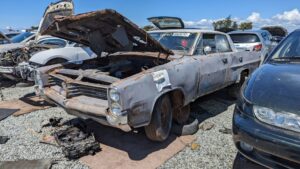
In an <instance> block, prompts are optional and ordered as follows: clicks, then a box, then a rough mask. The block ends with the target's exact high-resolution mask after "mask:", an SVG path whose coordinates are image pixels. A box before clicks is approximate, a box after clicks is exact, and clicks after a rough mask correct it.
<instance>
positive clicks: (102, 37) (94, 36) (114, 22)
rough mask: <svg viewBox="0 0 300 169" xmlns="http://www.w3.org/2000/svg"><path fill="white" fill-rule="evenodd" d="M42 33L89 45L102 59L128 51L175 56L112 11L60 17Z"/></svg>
mask: <svg viewBox="0 0 300 169" xmlns="http://www.w3.org/2000/svg"><path fill="white" fill-rule="evenodd" d="M42 33H43V34H48V35H52V36H55V37H59V38H63V39H67V40H70V41H73V42H77V43H81V44H84V45H87V46H89V47H90V48H91V49H92V50H93V51H94V52H95V53H96V54H98V55H101V54H102V52H106V53H115V52H127V51H139V52H160V53H165V54H173V52H172V51H171V50H169V49H167V48H165V47H163V46H162V45H161V44H160V43H159V42H157V41H156V40H154V39H153V38H152V37H151V36H150V35H148V34H147V33H146V32H145V31H144V30H142V29H140V28H139V27H138V26H137V25H135V24H134V23H132V22H131V21H129V19H127V18H126V17H124V16H122V15H121V14H119V13H118V12H116V11H114V10H110V9H106V10H101V11H95V12H89V13H84V14H79V15H74V16H69V17H56V18H55V19H54V22H53V23H52V24H50V26H49V27H48V28H47V29H45V30H44V31H43V32H42Z"/></svg>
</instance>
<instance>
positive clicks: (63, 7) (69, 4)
mask: <svg viewBox="0 0 300 169" xmlns="http://www.w3.org/2000/svg"><path fill="white" fill-rule="evenodd" d="M73 14H74V4H73V0H60V1H58V2H56V3H51V4H50V5H49V6H48V7H47V8H46V10H45V12H44V14H43V18H42V19H41V21H40V25H39V29H38V33H37V36H36V38H35V39H36V40H38V39H39V36H40V35H41V32H43V31H44V30H45V29H46V28H48V27H49V25H50V24H51V23H52V22H53V21H54V17H55V16H71V15H73Z"/></svg>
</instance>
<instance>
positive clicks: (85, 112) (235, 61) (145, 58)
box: [35, 10, 260, 141]
mask: <svg viewBox="0 0 300 169" xmlns="http://www.w3.org/2000/svg"><path fill="white" fill-rule="evenodd" d="M158 19H159V18H158ZM169 19H170V18H169ZM152 20H153V18H152ZM159 20H168V18H160V19H159ZM155 21H158V20H157V19H156V20H155ZM170 22H177V24H176V23H175V24H171V26H172V27H173V29H166V26H165V24H166V23H168V22H163V24H164V30H158V31H153V32H149V33H146V32H145V31H143V30H142V29H140V28H138V27H137V26H136V25H135V24H133V23H132V22H130V21H129V20H128V19H127V18H125V17H124V16H122V15H121V14H119V13H117V12H116V11H114V10H102V11H96V12H90V13H85V14H80V15H76V16H71V17H64V18H57V19H56V21H55V22H54V23H53V24H52V25H51V26H50V27H49V28H48V29H47V30H46V31H45V32H44V33H45V34H50V35H52V36H57V37H60V38H65V39H68V40H70V41H74V42H77V43H83V44H85V45H87V46H89V47H90V48H91V49H92V50H93V51H94V52H95V53H96V54H97V55H98V58H96V59H92V60H86V61H83V63H81V64H72V63H68V64H58V65H52V66H48V67H42V68H39V69H38V71H37V72H36V78H35V79H36V85H37V87H36V89H37V93H38V94H39V95H41V96H42V97H44V98H45V99H46V100H47V101H50V102H53V103H56V104H57V105H59V106H61V107H63V108H64V109H65V110H66V111H67V112H68V113H70V114H73V115H76V116H78V117H80V118H83V119H93V120H95V121H97V122H99V123H101V124H103V125H108V126H113V127H117V128H120V129H123V130H125V131H128V130H131V129H133V128H138V127H145V132H146V135H147V137H148V138H149V139H151V140H154V141H164V140H166V139H167V138H168V136H169V133H170V129H171V127H172V119H174V120H175V121H176V122H178V123H185V122H186V121H187V120H188V118H189V113H190V106H189V105H190V103H191V102H193V101H194V100H196V99H197V98H199V97H201V96H203V95H206V94H209V93H212V92H214V91H217V90H220V89H222V88H225V87H228V86H232V87H234V86H240V85H238V84H241V83H242V82H243V81H244V79H245V77H247V76H248V75H249V74H251V73H252V72H253V71H254V70H255V69H256V68H257V67H258V65H259V62H260V57H259V55H258V54H257V53H256V52H237V50H236V49H235V47H234V46H233V43H232V41H231V39H230V37H229V36H228V35H226V34H224V33H221V32H217V31H206V30H200V29H183V28H181V27H180V24H179V23H182V22H180V21H179V20H177V21H176V18H171V19H170V20H169V23H170ZM160 23H161V22H159V21H158V22H157V23H156V24H160ZM175 26H176V27H175ZM177 26H179V27H177ZM175 28H178V29H175ZM74 35H77V36H74ZM104 53H106V55H103V54H104Z"/></svg>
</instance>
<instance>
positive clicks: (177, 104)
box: [151, 89, 185, 113]
mask: <svg viewBox="0 0 300 169" xmlns="http://www.w3.org/2000/svg"><path fill="white" fill-rule="evenodd" d="M165 95H169V97H170V100H171V104H172V108H173V109H176V108H181V107H183V106H184V103H185V96H184V94H183V92H182V91H181V90H180V89H175V90H172V91H167V92H165V93H163V94H162V95H160V96H159V97H157V99H156V100H155V103H154V105H153V106H152V111H151V113H152V112H153V109H154V106H155V105H156V103H157V100H158V99H159V98H161V97H163V96H165Z"/></svg>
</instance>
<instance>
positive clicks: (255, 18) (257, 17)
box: [247, 12, 262, 22]
mask: <svg viewBox="0 0 300 169" xmlns="http://www.w3.org/2000/svg"><path fill="white" fill-rule="evenodd" d="M261 20H262V18H261V17H260V13H257V12H252V14H251V15H250V16H249V17H248V18H247V21H250V22H260V21H261Z"/></svg>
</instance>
